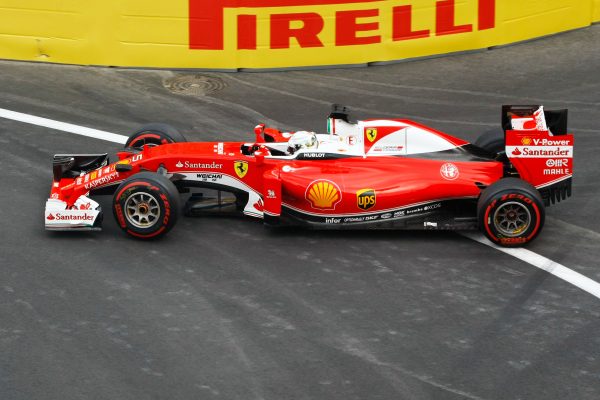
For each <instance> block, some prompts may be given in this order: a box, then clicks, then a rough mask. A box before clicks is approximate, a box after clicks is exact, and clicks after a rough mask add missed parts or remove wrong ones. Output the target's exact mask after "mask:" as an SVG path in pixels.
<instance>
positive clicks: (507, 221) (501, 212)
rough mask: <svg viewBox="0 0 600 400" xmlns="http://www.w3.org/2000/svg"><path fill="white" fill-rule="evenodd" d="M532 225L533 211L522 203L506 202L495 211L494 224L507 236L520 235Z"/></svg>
mask: <svg viewBox="0 0 600 400" xmlns="http://www.w3.org/2000/svg"><path fill="white" fill-rule="evenodd" d="M530 225H531V213H530V212H529V209H528V208H527V207H526V206H525V205H523V204H521V203H517V202H515V201H511V202H508V203H504V204H502V205H501V206H500V207H498V209H497V210H496V212H494V226H495V227H496V229H497V230H498V231H499V232H500V233H501V234H502V235H504V236H506V237H517V236H520V235H521V234H522V233H523V232H525V231H526V230H527V228H529V226H530Z"/></svg>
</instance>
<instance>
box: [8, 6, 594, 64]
mask: <svg viewBox="0 0 600 400" xmlns="http://www.w3.org/2000/svg"><path fill="white" fill-rule="evenodd" d="M598 20H600V0H528V1H522V0H518V1H517V0H388V1H376V0H171V1H168V2H166V1H159V0H104V1H102V2H101V1H98V0H90V1H86V2H82V1H78V0H61V1H48V0H0V58H5V59H19V60H34V61H48V62H57V63H69V64H83V65H109V66H127V67H161V68H207V69H226V70H229V69H240V68H259V69H260V68H288V67H308V66H326V65H344V64H365V63H370V62H386V61H393V60H402V59H410V58H416V57H423V56H428V55H433V54H445V53H452V52H459V51H466V50H474V49H482V48H488V47H492V46H498V45H504V44H508V43H513V42H518V41H522V40H527V39H531V38H535V37H539V36H545V35H549V34H553V33H558V32H563V31H567V30H571V29H576V28H581V27H585V26H588V25H590V24H591V23H592V22H593V21H598Z"/></svg>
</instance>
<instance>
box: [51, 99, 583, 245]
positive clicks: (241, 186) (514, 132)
mask: <svg viewBox="0 0 600 400" xmlns="http://www.w3.org/2000/svg"><path fill="white" fill-rule="evenodd" d="M502 126H503V128H504V129H503V130H502V131H499V133H496V132H489V133H487V134H484V135H482V136H481V137H480V138H479V139H478V140H477V141H476V142H475V143H474V144H470V143H468V142H466V141H464V140H461V139H458V138H455V137H452V136H450V135H447V134H445V133H442V132H439V131H437V130H435V129H432V128H428V127H425V126H423V125H420V124H418V123H416V122H412V121H408V120H403V119H373V120H365V121H356V122H354V121H351V120H350V118H349V116H348V112H347V109H346V108H345V107H343V106H339V105H334V107H333V110H332V112H331V114H330V116H329V118H328V134H316V133H314V132H307V131H300V132H294V133H287V132H280V131H279V130H277V129H273V128H266V127H265V126H264V125H262V124H261V125H258V126H257V127H256V128H255V131H254V134H255V136H256V137H255V139H254V140H253V141H252V142H250V143H243V142H214V143H190V142H186V140H185V138H184V137H183V136H182V135H181V134H180V133H179V132H177V130H175V129H173V128H172V127H169V126H168V125H163V124H151V125H148V126H146V127H144V128H143V129H141V130H140V131H138V132H136V133H134V134H133V135H132V136H131V137H130V138H129V139H128V141H127V143H126V144H125V149H124V150H123V151H121V152H119V153H118V158H119V160H118V161H117V162H115V163H109V160H108V156H107V154H73V155H56V156H54V171H53V172H54V181H53V184H52V190H51V193H50V198H49V199H48V201H47V203H46V212H45V224H46V229H49V230H90V229H92V230H93V229H100V227H101V222H102V211H101V209H100V206H99V204H98V203H97V202H95V201H94V200H92V199H91V198H90V197H89V196H91V195H100V194H114V198H113V213H114V215H115V218H116V220H117V222H118V224H119V226H120V227H121V228H122V229H123V230H124V231H125V232H126V233H128V234H130V235H132V236H135V237H138V238H141V239H150V238H156V237H159V236H162V235H164V234H166V233H167V232H168V231H169V230H170V229H171V228H172V227H173V226H174V225H175V222H176V221H177V217H178V214H179V213H180V212H181V209H182V207H181V206H180V204H181V203H180V202H181V198H182V197H184V198H185V199H186V204H185V206H184V207H183V209H184V212H185V213H186V214H187V215H192V216H195V215H203V214H205V213H209V212H210V213H215V212H217V213H218V212H223V213H229V212H238V213H243V214H245V215H248V216H251V217H256V218H260V219H262V220H263V221H264V223H265V224H267V225H271V226H284V225H302V226H307V227H312V228H321V229H327V228H331V229H343V228H354V229H357V228H358V229H362V228H384V229H385V228H388V229H389V228H392V229H453V230H458V229H480V230H481V231H482V232H483V233H485V235H486V236H487V237H488V238H489V239H490V240H491V241H493V242H495V243H497V244H500V245H503V246H518V245H522V244H525V243H527V242H530V241H531V240H533V239H534V238H535V237H536V236H537V235H538V234H539V232H540V231H541V229H542V226H543V224H544V207H545V206H548V205H550V204H551V203H554V202H555V201H559V200H562V199H565V198H566V197H567V196H570V195H571V178H572V170H573V165H572V159H573V136H572V135H568V134H566V129H567V110H560V111H544V110H543V108H542V107H540V106H504V107H503V108H502ZM182 194H184V195H183V196H182Z"/></svg>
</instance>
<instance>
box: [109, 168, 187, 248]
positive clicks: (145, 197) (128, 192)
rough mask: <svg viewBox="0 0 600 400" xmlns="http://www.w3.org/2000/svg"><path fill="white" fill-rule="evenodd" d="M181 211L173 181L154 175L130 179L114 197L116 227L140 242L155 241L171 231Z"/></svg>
mask: <svg viewBox="0 0 600 400" xmlns="http://www.w3.org/2000/svg"><path fill="white" fill-rule="evenodd" d="M180 208H181V207H180V199H179V193H178V191H177V188H176V187H175V185H174V184H173V182H171V181H170V180H169V179H167V178H166V177H164V176H162V175H158V174H156V173H153V172H140V173H138V174H135V175H133V176H131V177H129V178H128V179H127V180H125V181H124V182H123V183H121V185H119V187H118V188H117V191H116V192H115V195H114V197H113V213H114V215H115V219H116V220H117V224H118V225H119V226H120V227H121V229H123V231H124V232H125V233H127V234H128V235H131V236H134V237H136V238H139V239H155V238H159V237H161V236H163V235H165V234H166V233H167V232H169V231H170V230H171V228H173V226H174V225H175V223H176V222H177V217H178V216H179V210H180Z"/></svg>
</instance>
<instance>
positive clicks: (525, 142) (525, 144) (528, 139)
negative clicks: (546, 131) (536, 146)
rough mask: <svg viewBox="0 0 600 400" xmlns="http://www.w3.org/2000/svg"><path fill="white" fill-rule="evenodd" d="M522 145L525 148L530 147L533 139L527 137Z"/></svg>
mask: <svg viewBox="0 0 600 400" xmlns="http://www.w3.org/2000/svg"><path fill="white" fill-rule="evenodd" d="M521 144H522V145H523V146H529V145H530V144H531V138H530V137H527V136H525V137H524V138H522V139H521Z"/></svg>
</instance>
